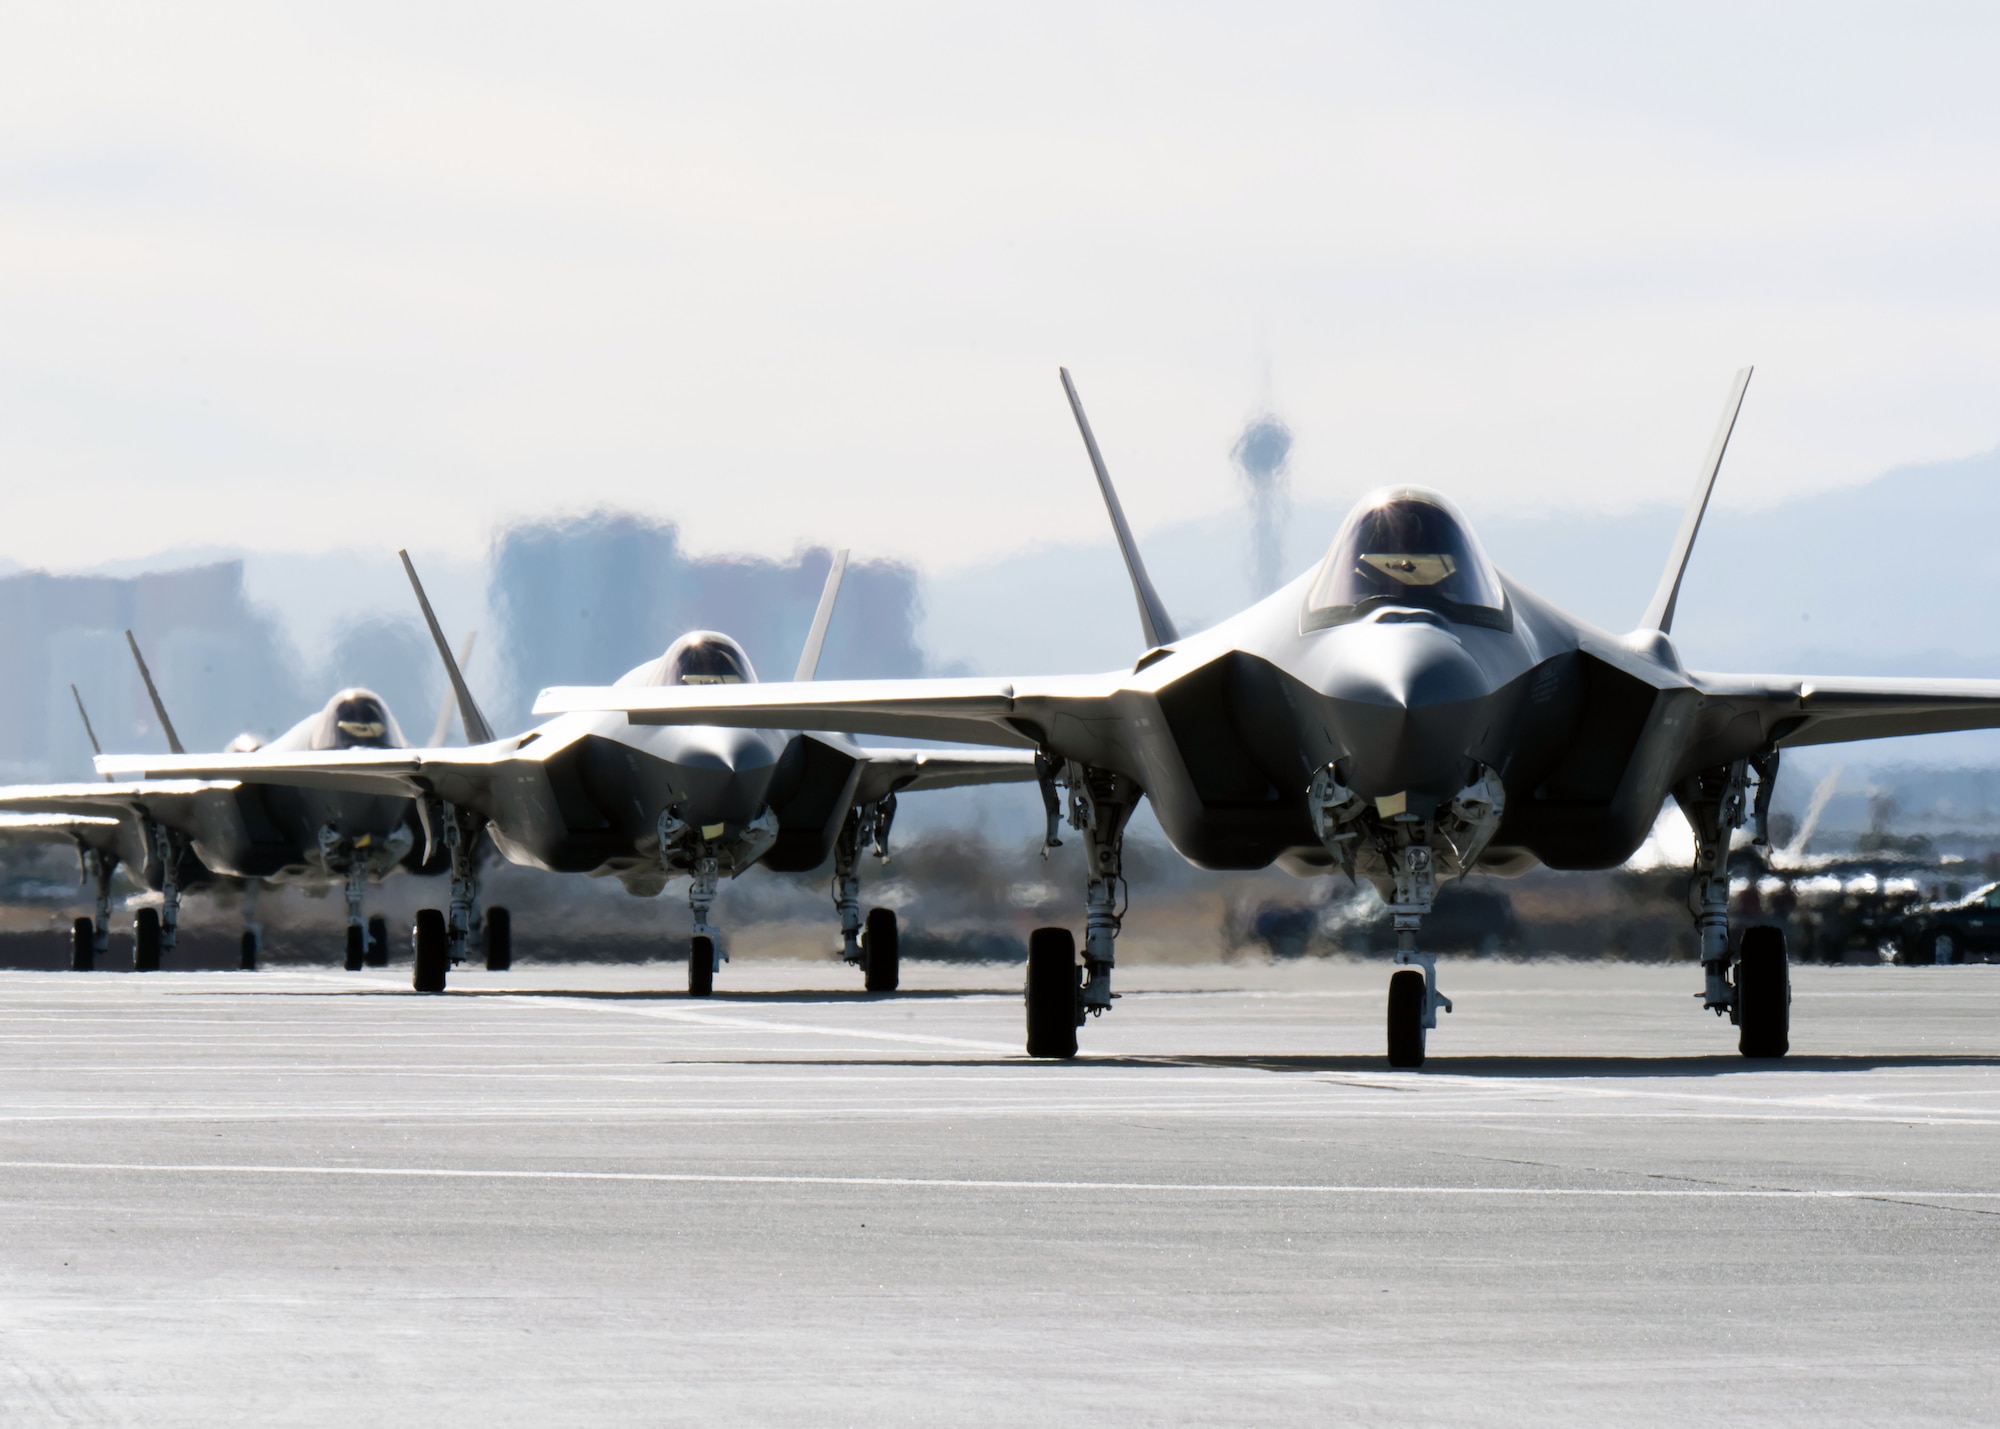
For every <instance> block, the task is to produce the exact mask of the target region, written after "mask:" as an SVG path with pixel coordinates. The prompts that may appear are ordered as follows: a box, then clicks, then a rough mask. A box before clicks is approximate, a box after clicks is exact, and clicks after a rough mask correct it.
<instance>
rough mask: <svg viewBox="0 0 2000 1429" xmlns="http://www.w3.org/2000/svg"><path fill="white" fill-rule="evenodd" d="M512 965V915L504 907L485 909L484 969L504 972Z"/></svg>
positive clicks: (492, 971) (491, 971)
mask: <svg viewBox="0 0 2000 1429" xmlns="http://www.w3.org/2000/svg"><path fill="white" fill-rule="evenodd" d="M512 966H514V915H513V914H512V913H509V912H508V911H507V910H506V909H505V908H488V909H487V910H486V971H488V972H490V973H504V972H505V971H507V969H509V968H511V967H512Z"/></svg>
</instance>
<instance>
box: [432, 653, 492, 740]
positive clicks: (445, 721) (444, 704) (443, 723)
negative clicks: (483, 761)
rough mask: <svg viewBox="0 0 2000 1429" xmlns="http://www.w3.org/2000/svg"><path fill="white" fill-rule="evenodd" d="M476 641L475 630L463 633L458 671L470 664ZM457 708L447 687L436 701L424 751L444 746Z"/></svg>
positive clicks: (456, 699)
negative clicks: (436, 715)
mask: <svg viewBox="0 0 2000 1429" xmlns="http://www.w3.org/2000/svg"><path fill="white" fill-rule="evenodd" d="M478 639H479V632H478V631H477V630H468V631H466V632H465V639H464V640H462V641H460V642H459V646H458V668H459V669H461V670H463V669H464V668H465V667H466V666H467V665H470V664H471V663H472V647H473V644H474V643H475V642H476V641H477V640H478ZM457 708H458V698H457V695H456V693H455V692H454V691H453V690H451V689H450V688H449V686H448V685H447V688H446V690H445V692H444V698H443V699H441V700H439V701H438V717H437V723H436V724H434V725H432V726H431V742H430V743H429V744H427V745H425V746H424V747H425V748H426V749H437V748H439V747H440V746H442V745H443V744H444V742H445V740H447V739H449V738H450V737H451V717H452V714H453V713H454V712H455V711H456V710H457ZM465 742H466V743H467V744H470V743H472V740H471V738H470V737H467V739H466V741H465Z"/></svg>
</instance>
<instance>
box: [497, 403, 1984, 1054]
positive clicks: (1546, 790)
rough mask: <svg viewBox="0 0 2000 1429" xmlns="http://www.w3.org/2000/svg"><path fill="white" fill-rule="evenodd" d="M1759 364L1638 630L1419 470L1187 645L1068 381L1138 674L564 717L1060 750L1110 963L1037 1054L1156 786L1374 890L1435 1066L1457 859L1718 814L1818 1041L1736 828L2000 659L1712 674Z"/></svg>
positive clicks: (1966, 703)
mask: <svg viewBox="0 0 2000 1429" xmlns="http://www.w3.org/2000/svg"><path fill="white" fill-rule="evenodd" d="M1749 380H1750V371H1749V369H1747V368H1746V369H1744V370H1743V371H1742V372H1740V373H1738V374H1737V376H1736V379H1735V383H1734V386H1733V387H1732V390H1731V392H1730V395H1729V399H1728V402H1727V404H1726V406H1725V408H1724V411H1723V416H1722V421H1721V423H1720V425H1719V426H1718V427H1717V429H1716V432H1715V436H1714V439H1713V441H1712V442H1711V444H1710V447H1709V451H1708V457H1707V461H1706V463H1705V466H1704V469H1703V471H1702V473H1701V476H1700V479H1699V480H1698V481H1697V482H1696V485H1695V490H1694V494H1693V497H1692V499H1691V500H1690V501H1689V504H1688V507H1687V512H1686V515H1685V517H1684V518H1683V520H1682V522H1681V526H1680V529H1679V532H1678V533H1677V535H1676V537H1675V540H1674V544H1673V547H1672V549H1671V551H1670V552H1669V554H1668V559H1667V563H1666V569H1665V571H1664V573H1663V574H1662V576H1661V578H1660V582H1659V587H1658V589H1657V591H1656V592H1655V594H1654V596H1653V599H1652V601H1651V603H1650V604H1649V606H1648V607H1647V609H1646V612H1645V614H1644V616H1643V618H1642V619H1641V620H1640V622H1639V625H1638V628H1637V629H1635V630H1633V631H1632V632H1631V633H1629V634H1625V635H1616V634H1612V633H1610V632H1608V631H1603V630H1599V629H1597V628H1595V627H1593V626H1591V625H1589V624H1587V623H1586V622H1584V621H1582V620H1579V619H1577V618H1576V617H1574V616H1571V615H1568V614H1566V613H1564V612H1563V611H1561V610H1559V609H1557V608H1556V607H1555V606H1553V605H1552V604H1550V603H1549V602H1548V601H1545V600H1543V599H1541V598H1540V597H1538V596H1536V595H1535V594H1534V593H1533V592H1532V591H1530V590H1528V589H1527V588H1526V587H1525V586H1523V585H1522V584H1521V583H1520V582H1518V581H1515V580H1512V579H1510V578H1508V577H1507V576H1505V575H1504V574H1502V573H1501V572H1500V571H1499V570H1498V569H1496V568H1495V566H1494V565H1493V563H1492V561H1491V560H1489V559H1488V557H1487V554H1486V552H1485V551H1484V550H1483V549H1482V548H1481V546H1480V544H1479V540H1478V538H1477V537H1476V536H1475V535H1474V533H1473V531H1472V528H1471V527H1470V526H1469V525H1468V524H1467V523H1466V521H1465V519H1464V517H1463V516H1461V515H1460V514H1459V511H1458V509H1457V508H1456V507H1455V506H1453V505H1452V503H1451V502H1450V501H1449V500H1448V499H1446V498H1445V497H1444V496H1442V495H1440V494H1439V493H1437V492H1435V491H1429V490H1425V489H1421V488H1418V487H1397V488H1393V489H1389V490H1384V491H1379V492H1377V493H1375V494H1373V495H1371V496H1369V497H1367V498H1365V499H1364V500H1362V501H1361V503H1360V504H1359V505H1358V506H1356V507H1355V508H1354V510H1353V512H1352V513H1351V514H1350V515H1349V516H1348V517H1347V519H1346V521H1345V522H1344V523H1343V524H1342V525H1341V527H1340V529H1339V531H1338V532H1337V533H1336V534H1335V536H1334V538H1333V543H1332V546H1331V548H1330V549H1329V550H1328V552H1327V555H1326V558H1325V559H1324V560H1323V561H1321V562H1320V563H1319V565H1318V566H1317V567H1315V568H1314V569H1312V570H1310V571H1307V572H1305V573H1304V574H1303V575H1301V576H1299V577H1298V578H1297V579H1296V580H1294V581H1293V582H1292V583H1291V584H1290V585H1288V586H1285V587H1283V588H1282V589H1280V590H1279V591H1277V592H1276V593H1275V594H1273V595H1271V596H1269V597H1267V598H1266V599H1264V600H1262V601H1259V602H1258V603H1257V604H1255V605H1253V606H1251V607H1250V608H1249V609H1248V610H1246V611H1244V612H1242V613H1241V614H1239V615H1237V616H1235V617H1233V618H1232V619H1229V620H1226V621H1224V622H1223V623H1221V624H1220V625H1217V626H1215V627H1213V628H1211V629H1209V630H1205V631H1203V632H1201V633H1200V634H1195V635H1188V636H1185V637H1183V636H1182V635H1181V634H1180V633H1179V631H1178V630H1177V629H1176V627H1175V625H1174V623H1173V621H1172V620H1171V618H1170V617H1169V616H1168V613H1167V611H1166V608H1165V606H1164V605H1163V603H1162V602H1161V600H1160V598H1159V596H1158V594H1157V593H1156V592H1155V590H1154V589H1153V585H1152V582H1151V580H1150V579H1149V578H1148V577H1147V573H1146V568H1145V564H1144V562H1143V561H1142V560H1141V559H1140V555H1139V550H1138V547H1137V544H1136V543H1135V542H1134V540H1133V539H1132V533H1131V530H1130V528H1129V527H1128V526H1127V524H1126V522H1125V517H1124V513H1123V511H1122V509H1121V507H1120V504H1119V501H1118V497H1117V494H1116V492H1115V491H1114V490H1113V488H1112V484H1111V477H1110V473H1109V472H1108V470H1107V469H1106V466H1105V462H1104V458H1103V454H1102V453H1101V451H1100V450H1099V448H1098V444H1097V439H1096V437H1095V436H1094V435H1093V434H1092V432H1091V428H1090V423H1089V421H1088V420H1087V419H1086V417H1085V416H1084V412H1083V404H1082V401H1081V400H1080V399H1079V398H1078V396H1077V393H1076V389H1075V386H1074V384H1073V383H1072V382H1071V381H1070V378H1069V374H1068V372H1067V371H1064V372H1063V373H1062V384H1063V388H1064V391H1065V392H1066V393H1067V395H1068V398H1069V401H1070V405H1071V409H1072V412H1073V414H1074V416H1075V418H1076V422H1077V426H1078V429H1079V431H1080V432H1081V434H1082V437H1083V444H1084V448H1085V451H1086V452H1087V454H1088V456H1089V458H1090V462H1091V465H1092V467H1093V469H1094V470H1095V472H1096V475H1097V480H1098V484H1099V487H1100V489H1101V491H1102V493H1103V497H1104V501H1105V505H1106V507H1107V509H1108V511H1109V513H1110V516H1111V522H1112V526H1113V529H1114V530H1115V532H1116V534H1117V538H1118V544H1119V548H1120V550H1121V552H1122V553H1123V555H1124V558H1125V564H1126V567H1127V570H1128V573H1129V574H1130V576H1131V579H1132V586H1133V591H1134V594H1135V596H1136V598H1137V601H1138V606H1139V619H1140V627H1141V631H1142V633H1143V635H1144V639H1145V649H1144V651H1143V653H1142V654H1140V655H1139V657H1138V659H1137V660H1136V661H1135V662H1134V663H1133V665H1132V668H1131V669H1129V670H1118V671H1114V672H1112V673H1109V674H1104V675H1092V676H1060V677H1049V678H1018V679H1000V680H990V679H957V680H886V681H884V680H876V681H852V682H843V683H828V684H821V685H801V684H792V685H776V684H774V685H760V686H751V685H729V686H711V687H707V688H694V687H687V686H649V687H644V688H633V687H631V686H626V687H622V688H611V689H594V688H571V689H551V690H545V691H544V692H543V693H542V696H541V698H540V700H539V701H538V702H537V704H536V706H535V708H536V711H537V712H538V713H544V714H556V713H560V712H565V711H577V712H585V711H587V712H593V713H604V712H623V713H624V714H625V715H626V717H627V718H628V719H630V720H631V721H632V722H633V724H634V725H635V726H654V725H676V724H703V725H737V726H741V727H744V728H752V729H755V728H768V727H772V726H785V727H790V726H795V725H806V726H810V727H813V728H824V729H832V730H846V731H850V732H855V733H871V734H882V735H893V736H901V737H906V738H926V739H949V740H955V741H960V742H965V743H976V742H983V743H987V744H993V745H1000V746H1006V747H1012V748H1017V749H1032V750H1034V751H1036V753H1037V755H1038V758H1039V759H1040V760H1041V767H1042V773H1043V792H1044V797H1045V800H1046V802H1047V805H1048V808H1049V812H1050V819H1049V834H1048V841H1049V843H1051V844H1053V843H1054V842H1055V836H1056V812H1057V797H1058V791H1059V790H1061V791H1066V793H1067V796H1068V815H1069V821H1070V823H1071V825H1072V826H1073V827H1074V828H1076V829H1077V830H1079V831H1080V832H1081V833H1082V835H1083V844H1084V854H1085V860H1084V861H1085V919H1084V939H1083V962H1082V967H1081V969H1079V968H1078V966H1077V962H1076V953H1075V943H1074V939H1073V936H1072V934H1071V931H1070V930H1069V929H1067V928H1043V929H1039V930H1037V931H1036V932H1035V933H1034V934H1033V936H1032V938H1031V939H1030V943H1029V952H1028V970H1027V996H1026V1002H1027V1023H1028V1051H1029V1053H1030V1054H1031V1055H1035V1056H1048V1057H1068V1056H1073V1055H1074V1054H1075V1052H1076V1047H1077V1042H1076V1029H1077V1028H1078V1027H1079V1026H1081V1025H1083V1023H1084V1020H1085V1018H1086V1016H1088V1015H1090V1014H1100V1013H1102V1012H1104V1011H1105V1010H1106V1009H1108V1008H1109V1007H1110V1006H1111V997H1112V993H1111V974H1112V964H1113V945H1114V941H1115V940H1116V938H1117V936H1118V931H1119V908H1118V898H1117V892H1118V889H1119V885H1120V878H1119V873H1120V867H1121V857H1122V846H1123V836H1124V831H1125V827H1126V821H1127V820H1128V819H1129V818H1130V817H1131V814H1132V811H1133V809H1134V808H1135V807H1136V806H1137V804H1138V802H1139V800H1140V799H1142V798H1146V799H1150V800H1151V801H1152V804H1153V808H1154V810H1155V812H1156V813H1157V814H1158V816H1159V821H1160V825H1161V827H1162V828H1163V829H1164V830H1165V832H1166V835H1167V837H1168V839H1169V840H1171V841H1172V843H1173V845H1174V847H1175V848H1176V849H1177V850H1179V851H1180V853H1181V854H1182V855H1183V856H1184V857H1186V858H1187V859H1188V860H1189V861H1190V862H1192V863H1194V864H1196V865H1198V866H1201V867H1206V868H1218V869H1252V868H1262V867H1265V866H1267V865H1269V864H1271V863H1274V862H1275V863H1278V864H1279V865H1281V866H1283V867H1285V868H1287V869H1290V870H1291V871H1293V872H1296V873H1302V874H1304V873H1313V872H1334V871H1340V872H1345V873H1347V874H1349V875H1350V876H1354V877H1356V878H1363V879H1367V880H1368V881H1369V882H1371V883H1372V884H1374V886H1375V888H1376V889H1377V891H1378V892H1379V893H1380V894H1381V896H1382V899H1383V901H1384V902H1385V903H1386V904H1387V906H1388V913H1389V915H1390V917H1391V918H1392V919H1393V921H1394V926H1395V930H1396V933H1397V940H1398V945H1399V951H1398V953H1397V954H1396V961H1397V963H1398V964H1402V965H1405V970H1403V971H1399V972H1396V973H1395V974H1394V975H1393V976H1392V977H1391V979H1390V984H1389V1008H1388V1043H1389V1060H1390V1062H1391V1063H1392V1064H1393V1065H1395V1066H1399V1067H1415V1066H1420V1065H1421V1064H1422V1062H1423V1059H1424V1054H1425V1048H1426V1041H1427V1037H1426V1034H1427V1033H1428V1032H1429V1031H1430V1030H1432V1029H1433V1028H1435V1027H1436V1025H1437V1014H1438V1013H1439V1012H1440V1011H1445V1012H1448V1011H1450V1009H1451V1003H1450V1001H1449V1000H1448V999H1446V998H1445V997H1444V995H1443V994H1442V993H1441V992H1440V991H1439V989H1438V982H1437V969H1436V963H1435V959H1434V958H1433V957H1432V956H1431V955H1430V954H1429V953H1428V952H1426V951H1425V950H1424V949H1423V948H1422V947H1421V946H1420V943H1419V932H1420V930H1421V928H1422V926H1423V919H1424V916H1425V915H1426V914H1427V913H1429V912H1430V910H1431V906H1432V901H1433V899H1434V897H1435V895H1436V891H1437V887H1438V884H1439V882H1440V880H1442V879H1447V878H1462V877H1465V876H1467V875H1469V874H1471V873H1473V872H1475V871H1482V872H1490V873H1501V874H1506V873H1517V872H1521V871H1525V870H1526V869H1528V868H1529V867H1532V866H1533V865H1534V864H1536V863H1542V864H1546V865H1547V866H1549V867H1551V868H1556V869H1603V868H1612V867H1616V866H1617V865H1618V864H1620V863H1622V862H1623V861H1624V860H1625V859H1626V858H1627V857H1629V856H1630V855H1631V854H1632V852H1633V851H1634V850H1635V849H1636V848H1637V847H1638V846H1639V844H1640V843H1641V842H1642V841H1643V840H1644V839H1645V837H1646V835H1647V832H1648V830H1649V829H1650V828H1651V826H1652V824H1653V820H1654V817H1655V815H1656V814H1657V813H1658V812H1659V810H1660V808H1661V806H1662V804H1663V802H1664V801H1665V799H1667V798H1668V797H1670V796H1671V797H1672V798H1673V799H1674V800H1676V801H1677V802H1678V803H1679V805H1680V807H1681V809H1682V810H1683V812H1684V813H1685V814H1686V815H1687V818H1688V822H1689V823H1690V824H1691V825H1692V826H1693V828H1694V831H1695V836H1696V854H1695V858H1694V868H1693V874H1692V884H1691V889H1690V899H1689V901H1690V907H1691V909H1692V911H1693V914H1694V920H1695V927H1696V931H1697V933H1698V936H1699V941H1700V951H1701V962H1702V967H1703V972H1704V980H1703V991H1702V998H1703V1003H1704V1005H1705V1006H1706V1007H1708V1008H1710V1009H1712V1010H1713V1011H1715V1012H1716V1013H1717V1014H1719V1015H1723V1016H1727V1017H1728V1018H1729V1019H1730V1021H1731V1022H1733V1023H1735V1024H1736V1026H1737V1028H1738V1034H1739V1035H1738V1046H1739V1049H1740V1050H1741V1051H1742V1053H1743V1054H1744V1055H1746V1056H1750V1057H1776V1056H1782V1055H1783V1054H1784V1053H1785V1052H1786V1051H1787V1050H1788V1047H1789V1026H1790V1010H1789V1009H1790V975H1789V973H1788V971H1787V962H1786V953H1785V944H1784V933H1783V930H1782V929H1778V928H1773V927H1770V926H1768V925H1759V926H1753V927H1748V928H1745V929H1743V930H1742V932H1741V935H1740V936H1735V935H1732V932H1731V929H1730V925H1729V916H1728V915H1729V907H1728V904H1729V880H1728V873H1727V869H1726V867H1725V861H1726V858H1727V854H1728V849H1729V842H1730V836H1731V833H1732V832H1733V831H1734V830H1735V829H1736V828H1738V827H1739V826H1742V825H1743V824H1745V823H1746V822H1747V823H1748V824H1749V826H1750V827H1751V828H1752V829H1753V831H1754V836H1755V838H1756V840H1757V841H1758V842H1760V843H1766V842H1768V839H1767V837H1766V834H1765V825H1766V822H1767V816H1768V813H1769V810H1770V802H1771V795H1772V791H1773V788H1774V786H1775V781H1776V779H1777V775H1778V762H1779V758H1780V756H1781V754H1782V752H1783V751H1784V750H1786V749H1788V748H1794V747H1797V746H1801V745H1809V744H1828V743H1835V742H1839V741H1844V740H1856V739H1877V738H1882V737H1885V736H1890V735H1906V734H1923V733H1931V732H1939V731H1946V730H1961V729H1975V728H1988V727H1994V726H2000V681H1988V680H1928V679H1821V678H1815V677H1807V676H1798V675H1720V674H1707V673H1702V672H1698V671H1692V670H1689V669H1688V668H1687V667H1686V666H1685V665H1684V664H1683V663H1682V661H1681V657H1680V654H1679V652H1678V651H1677V650H1676V649H1675V646H1674V640H1673V633H1672V632H1673V621H1674V609H1675V606H1676V604H1677V603H1678V600H1679V597H1680V591H1681V581H1682V578H1683V576H1684V574H1685V572H1686V569H1687V562H1688V556H1689V553H1690V552H1691V551H1692V550H1693V548H1694V542H1695V538H1696V535H1697V534H1698V532H1699V531H1700V527H1701V521H1702V515H1703V513H1704V512H1705V511H1706V509H1707V506H1708V499H1709V494H1710V492H1711V491H1712V490H1713V489H1714V484H1715V478H1716V474H1717V472H1718V471H1719V470H1720V468H1721V463H1722V458H1723V454H1724V452H1725V451H1726V450H1727V448H1728V443H1729V437H1730V434H1731V432H1732V431H1733V430H1734V428H1735V423H1736V417H1737V413H1738V411H1739V410H1740V408H1741V405H1742V401H1743V394H1744V391H1745V389H1746V387H1747V386H1748V383H1749Z"/></svg>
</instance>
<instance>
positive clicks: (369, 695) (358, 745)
mask: <svg viewBox="0 0 2000 1429" xmlns="http://www.w3.org/2000/svg"><path fill="white" fill-rule="evenodd" d="M312 747H313V748H314V749H401V748H402V747H403V732H402V731H401V730H400V729H398V728H397V727H396V721H395V719H394V718H393V717H392V716H391V715H390V713H389V707H388V706H387V705H385V704H384V703H382V698H381V696H379V695H377V694H375V693H374V692H373V691H370V690H342V691H341V692H340V693H339V694H337V695H335V696H334V697H333V699H332V700H331V701H329V702H328V704H327V707H326V708H325V709H324V710H323V711H321V712H320V717H319V727H318V729H316V730H314V731H313V739H312Z"/></svg>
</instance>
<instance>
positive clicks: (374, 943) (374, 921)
mask: <svg viewBox="0 0 2000 1429" xmlns="http://www.w3.org/2000/svg"><path fill="white" fill-rule="evenodd" d="M362 961H363V962H365V963H367V964H368V966H369V967H371V968H386V967H387V966H389V920H388V919H387V918H384V917H383V916H382V915H381V914H380V913H377V914H376V915H375V916H374V917H373V918H370V919H369V920H368V951H367V952H366V953H365V954H363V955H362Z"/></svg>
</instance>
